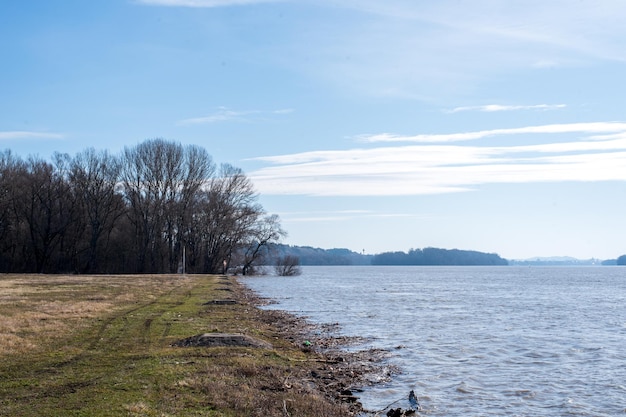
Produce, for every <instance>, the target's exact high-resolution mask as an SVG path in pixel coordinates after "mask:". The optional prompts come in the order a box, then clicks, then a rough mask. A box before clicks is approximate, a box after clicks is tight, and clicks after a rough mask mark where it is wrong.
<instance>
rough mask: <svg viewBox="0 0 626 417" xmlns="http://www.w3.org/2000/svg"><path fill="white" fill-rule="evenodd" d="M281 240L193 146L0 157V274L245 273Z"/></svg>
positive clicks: (242, 191) (247, 184)
mask: <svg viewBox="0 0 626 417" xmlns="http://www.w3.org/2000/svg"><path fill="white" fill-rule="evenodd" d="M285 234H286V233H285V232H284V230H283V229H282V228H281V225H280V220H279V218H278V216H276V215H271V214H268V213H266V212H265V211H264V209H263V207H262V206H261V205H260V204H259V203H258V195H257V194H256V192H255V190H254V187H253V184H252V182H251V180H250V179H249V178H248V177H246V175H245V174H244V172H243V171H242V170H241V169H239V168H236V167H234V166H232V165H229V164H220V165H217V164H215V163H214V162H213V160H212V158H211V156H210V155H209V153H208V152H207V151H206V150H205V149H204V148H202V147H199V146H195V145H187V146H183V145H181V144H180V143H177V142H172V141H167V140H164V139H151V140H147V141H144V142H142V143H140V144H138V145H136V146H133V147H126V148H124V149H123V151H122V152H121V153H120V154H117V155H114V154H111V153H110V152H108V151H96V150H95V149H93V148H88V149H85V150H83V151H82V152H80V153H78V154H76V155H75V156H73V157H72V156H70V155H68V154H61V153H55V154H54V155H53V157H52V158H51V160H50V161H47V160H44V159H41V158H39V157H36V156H32V155H31V156H28V157H27V158H26V159H23V158H21V157H18V156H16V155H14V154H13V153H12V152H11V151H10V150H5V151H4V152H3V153H0V272H36V273H81V274H87V273H90V274H98V273H111V274H113V273H176V272H181V271H184V272H188V273H224V272H225V271H226V270H228V269H231V268H234V267H237V268H239V269H240V272H241V273H243V274H247V273H250V272H252V270H253V269H254V268H255V266H257V265H259V264H261V263H263V257H264V256H265V255H266V254H267V248H268V247H269V246H270V245H271V244H274V243H278V242H279V241H280V239H281V238H282V237H283V236H285Z"/></svg>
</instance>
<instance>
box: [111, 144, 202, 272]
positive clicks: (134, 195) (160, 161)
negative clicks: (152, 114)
mask: <svg viewBox="0 0 626 417" xmlns="http://www.w3.org/2000/svg"><path fill="white" fill-rule="evenodd" d="M123 155H124V156H123V169H122V176H121V177H122V184H123V186H124V194H125V197H126V199H127V201H128V204H129V218H130V220H131V222H132V224H133V225H134V228H135V236H136V248H135V250H136V254H137V261H138V272H156V271H168V272H175V271H176V269H177V267H178V264H179V260H180V256H181V245H182V243H181V242H182V241H183V240H184V239H185V238H184V234H185V230H187V229H188V226H187V225H186V223H187V222H189V221H190V217H191V213H190V212H189V211H188V208H189V207H191V206H192V202H193V200H194V199H195V198H197V194H198V193H199V191H200V189H201V187H202V185H203V184H205V183H206V182H207V181H208V180H209V178H210V177H211V176H212V175H213V172H214V166H213V162H212V160H211V158H210V156H209V155H208V154H207V153H206V151H204V150H202V149H200V148H197V147H188V148H186V149H185V148H183V146H182V145H180V144H178V143H174V142H168V141H165V140H163V139H153V140H149V141H146V142H143V143H141V144H139V145H138V146H136V147H134V148H126V149H124V154H123Z"/></svg>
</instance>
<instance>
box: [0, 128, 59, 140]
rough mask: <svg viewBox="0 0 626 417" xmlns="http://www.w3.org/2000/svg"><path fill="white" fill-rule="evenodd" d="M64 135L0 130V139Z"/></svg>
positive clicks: (50, 137)
mask: <svg viewBox="0 0 626 417" xmlns="http://www.w3.org/2000/svg"><path fill="white" fill-rule="evenodd" d="M64 137H65V136H64V135H62V134H60V133H49V132H31V131H24V130H13V131H4V132H3V131H0V140H20V139H63V138H64Z"/></svg>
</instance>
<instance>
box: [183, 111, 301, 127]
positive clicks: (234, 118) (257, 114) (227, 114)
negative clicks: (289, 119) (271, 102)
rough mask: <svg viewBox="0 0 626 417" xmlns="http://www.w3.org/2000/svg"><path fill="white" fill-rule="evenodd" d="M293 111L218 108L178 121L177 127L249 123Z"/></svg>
mask: <svg viewBox="0 0 626 417" xmlns="http://www.w3.org/2000/svg"><path fill="white" fill-rule="evenodd" d="M293 111H294V110H293V109H280V110H273V111H261V110H244V111H236V110H230V109H228V108H227V107H220V108H219V109H218V111H216V112H214V113H212V114H209V115H206V116H201V117H192V118H189V119H183V120H180V121H179V122H178V123H177V124H178V125H182V126H184V125H199V124H211V123H220V122H240V123H249V122H254V121H257V120H259V119H260V118H263V117H265V116H268V115H284V114H289V113H293Z"/></svg>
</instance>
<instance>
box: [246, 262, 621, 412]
mask: <svg viewBox="0 0 626 417" xmlns="http://www.w3.org/2000/svg"><path fill="white" fill-rule="evenodd" d="M244 282H245V283H246V284H247V285H248V286H249V287H251V288H252V289H254V290H255V291H257V292H258V293H259V294H260V295H262V296H266V297H269V298H272V299H274V300H276V301H277V302H278V304H276V305H273V306H271V308H279V309H284V310H287V311H291V312H294V313H297V314H300V315H304V316H306V317H308V318H309V319H310V320H311V321H314V322H321V323H339V324H340V325H341V332H342V333H343V334H345V335H358V336H365V337H367V338H368V347H377V348H385V349H388V350H389V351H390V352H391V353H392V357H391V359H390V361H391V362H392V363H393V364H395V365H397V366H399V367H400V368H401V370H402V373H401V374H399V375H395V376H394V378H393V381H392V382H390V383H386V384H381V385H377V386H375V387H372V388H367V389H366V390H365V392H363V393H362V394H361V402H362V403H363V405H364V406H365V408H366V409H368V410H382V409H384V408H385V407H386V406H387V405H389V404H390V403H392V402H394V401H396V400H398V399H400V398H404V397H405V396H406V395H407V394H408V392H409V391H410V390H411V389H413V390H415V392H416V393H417V395H418V398H419V401H420V404H421V411H420V413H419V414H420V415H432V416H461V415H462V416H468V415H469V416H477V415H483V416H503V415H507V416H554V415H575V416H616V415H623V416H626V268H623V267H622V268H620V267H578V268H560V267H559V268H557V267H553V268H552V267H544V268H534V267H533V268H528V267H374V266H366V267H305V268H303V274H302V275H301V276H298V277H289V278H285V277H273V276H267V277H259V278H247V279H245V280H244ZM402 405H403V404H402V403H398V405H396V406H402Z"/></svg>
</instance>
